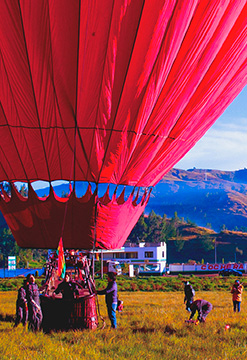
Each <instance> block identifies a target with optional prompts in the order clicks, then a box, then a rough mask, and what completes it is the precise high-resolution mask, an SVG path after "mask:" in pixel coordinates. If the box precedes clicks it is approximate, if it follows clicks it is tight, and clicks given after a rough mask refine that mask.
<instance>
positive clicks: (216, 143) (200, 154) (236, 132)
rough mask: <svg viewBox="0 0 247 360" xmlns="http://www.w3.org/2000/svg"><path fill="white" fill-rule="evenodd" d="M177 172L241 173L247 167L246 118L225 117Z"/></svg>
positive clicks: (200, 142) (201, 141)
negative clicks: (198, 169)
mask: <svg viewBox="0 0 247 360" xmlns="http://www.w3.org/2000/svg"><path fill="white" fill-rule="evenodd" d="M175 167H176V168H182V169H189V168H193V167H196V168H200V169H218V170H226V171H227V170H229V171H233V170H238V169H243V168H246V167H247V118H245V117H240V118H232V117H231V118H228V117H222V118H221V119H219V120H218V121H217V122H216V123H215V124H214V126H213V127H212V128H211V129H210V130H209V131H208V132H207V133H206V134H205V135H204V137H203V138H202V139H201V140H199V141H198V143H197V144H196V145H195V146H194V148H193V149H191V150H190V151H189V152H188V153H187V154H186V155H185V157H184V158H183V159H182V160H181V161H180V162H179V163H177V164H176V166H175Z"/></svg>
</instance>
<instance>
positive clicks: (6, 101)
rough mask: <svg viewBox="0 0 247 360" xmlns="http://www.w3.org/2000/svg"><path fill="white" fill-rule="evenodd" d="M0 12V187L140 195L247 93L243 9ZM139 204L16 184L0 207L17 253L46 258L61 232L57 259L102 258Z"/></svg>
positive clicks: (116, 2)
mask: <svg viewBox="0 0 247 360" xmlns="http://www.w3.org/2000/svg"><path fill="white" fill-rule="evenodd" d="M0 13H1V22H0V44H1V45H0V46H1V56H0V73H1V78H0V91H1V92H0V94H1V95H0V96H1V106H0V137H1V143H0V180H1V181H4V180H6V181H9V182H14V181H23V182H25V181H27V182H29V183H30V182H33V181H36V180H46V181H49V182H51V181H54V180H61V179H63V180H69V181H78V180H80V181H86V182H93V183H95V184H96V185H98V184H101V183H108V184H116V185H119V184H122V185H131V186H134V187H140V186H142V187H150V186H154V185H155V184H156V183H157V182H158V181H159V180H160V179H161V178H162V177H163V176H164V175H165V174H166V173H167V172H168V171H169V170H170V169H171V168H172V167H173V166H174V165H175V164H176V163H177V162H178V161H179V160H180V159H181V158H182V157H183V156H184V155H185V154H186V153H187V151H188V150H189V149H190V148H191V147H192V146H193V145H194V144H195V143H196V142H197V141H198V140H199V139H200V138H201V137H202V136H203V134H204V133H205V132H206V131H207V130H208V128H209V127H210V126H211V125H212V124H213V123H214V122H215V120H216V119H217V118H218V117H219V116H220V115H221V114H222V112H223V111H224V110H225V108H226V107H227V106H228V105H229V104H230V103H231V101H232V100H233V99H234V98H235V97H236V96H237V95H238V93H239V92H240V91H241V90H242V89H243V87H244V86H245V85H246V83H247V17H246V14H247V3H246V0H239V1H233V0H231V1H230V0H228V1H226V0H224V1H223V0H217V1H208V0H195V1H184V0H171V1H167V0H155V1H154V0H145V1H144V0H128V1H125V0H104V1H102V0H96V1H91V0H88V1H86V0H85V1H79V0H43V1H33V0H11V1H1V2H0ZM96 188H97V187H96ZM148 197H149V193H145V194H144V195H143V197H142V198H141V200H140V202H139V201H137V199H135V198H134V195H133V194H132V195H131V196H130V197H129V198H128V200H126V201H125V200H124V199H123V195H122V196H120V197H119V198H118V197H117V196H116V195H113V197H112V198H110V197H109V196H108V193H106V195H105V196H104V197H103V198H99V195H98V193H97V192H94V193H93V194H92V193H91V191H90V188H89V189H88V191H87V193H86V194H85V195H84V196H83V197H82V198H77V197H76V196H75V193H74V191H72V193H71V194H70V197H69V198H68V199H57V198H56V196H55V194H54V193H53V190H52V188H51V193H50V195H49V196H48V197H47V198H46V199H39V198H38V197H37V196H36V194H35V193H34V191H32V188H31V187H30V189H29V196H28V199H24V198H21V197H20V196H19V195H18V194H17V193H16V191H15V190H13V191H12V196H11V198H9V197H8V196H7V195H6V194H4V193H3V194H2V198H1V201H0V209H1V211H2V213H3V215H4V216H5V218H6V221H7V223H8V225H9V226H10V228H11V230H12V232H13V234H14V236H15V239H16V241H17V243H18V244H19V245H20V246H24V247H37V248H55V247H57V244H58V241H59V238H60V236H61V231H62V235H63V240H64V246H65V247H66V248H69V247H71V248H72V247H77V248H86V249H91V248H96V247H97V248H100V247H101V248H115V247H119V246H121V245H122V244H123V243H124V241H125V240H126V238H127V236H128V234H129V233H130V231H131V229H132V228H133V226H134V224H135V222H136V221H137V219H138V217H139V216H140V214H141V213H142V212H143V210H144V207H145V205H146V203H147V201H148ZM65 215H66V216H65Z"/></svg>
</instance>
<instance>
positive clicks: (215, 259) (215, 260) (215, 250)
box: [214, 239, 217, 264]
mask: <svg viewBox="0 0 247 360" xmlns="http://www.w3.org/2000/svg"><path fill="white" fill-rule="evenodd" d="M214 262H215V264H217V246H216V239H214Z"/></svg>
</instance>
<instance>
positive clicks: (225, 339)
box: [0, 291, 247, 360]
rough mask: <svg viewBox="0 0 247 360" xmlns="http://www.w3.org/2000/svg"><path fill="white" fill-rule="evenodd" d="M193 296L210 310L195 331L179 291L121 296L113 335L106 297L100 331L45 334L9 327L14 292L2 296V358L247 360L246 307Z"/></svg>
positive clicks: (214, 296) (212, 295) (216, 295)
mask: <svg viewBox="0 0 247 360" xmlns="http://www.w3.org/2000/svg"><path fill="white" fill-rule="evenodd" d="M196 297H197V298H204V299H206V300H208V301H210V302H211V303H212V304H213V306H214V308H213V310H212V312H211V313H210V314H209V315H208V318H207V322H206V323H205V324H199V325H198V326H195V325H194V324H186V323H185V319H188V317H189V314H188V313H187V312H186V311H185V306H184V305H183V293H182V292H173V293H172V292H167V293H163V292H150V293H147V292H146V293H145V292H134V293H130V292H129V293H126V292H124V293H120V298H121V299H122V300H123V301H124V311H123V312H122V313H120V314H117V316H118V329H117V330H112V329H111V328H110V322H109V320H108V318H107V314H106V307H105V304H104V297H99V302H100V310H101V315H103V317H104V318H105V319H106V328H105V329H104V330H101V329H100V328H98V329H97V330H96V331H90V330H84V331H68V332H60V333H52V334H49V335H47V334H44V333H43V332H39V333H37V334H34V333H31V332H29V331H28V330H27V329H26V328H23V327H22V325H19V327H18V328H13V322H12V321H13V318H14V314H15V300H16V292H1V293H0V316H1V321H0V333H1V336H0V359H1V360H2V359H3V360H5V359H21V360H31V359H32V360H36V359H37V360H39V359H42V360H45V359H59V360H61V359H63V360H64V359H65V360H66V359H73V360H74V359H88V358H90V359H96V360H97V359H101V360H102V359H133V360H134V359H136V360H137V359H138V360H139V359H143V360H146V359H156V360H159V359H168V360H169V359H178V360H183V359H186V360H188V359H193V360H196V359H208V360H209V359H212V360H216V359H234V360H236V359H238V360H239V359H246V356H247V319H246V312H247V302H246V303H245V301H243V303H242V309H241V312H240V313H239V314H235V313H233V311H232V303H231V294H230V293H229V292H223V291H221V292H201V293H200V292H198V293H197V296H196ZM244 300H245V299H244ZM226 324H229V325H230V329H229V330H225V325H226Z"/></svg>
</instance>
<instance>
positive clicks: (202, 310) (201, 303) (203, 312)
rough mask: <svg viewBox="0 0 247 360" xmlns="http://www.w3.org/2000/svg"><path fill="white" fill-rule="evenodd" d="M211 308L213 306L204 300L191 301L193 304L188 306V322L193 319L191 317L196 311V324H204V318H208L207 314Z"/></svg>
mask: <svg viewBox="0 0 247 360" xmlns="http://www.w3.org/2000/svg"><path fill="white" fill-rule="evenodd" d="M212 308H213V305H212V304H211V303H210V302H208V301H206V300H203V299H198V300H195V301H193V303H192V304H191V306H190V309H191V315H190V318H189V321H191V320H192V319H193V317H194V315H195V313H196V311H197V312H198V317H197V320H198V322H205V321H206V317H207V316H208V314H209V313H210V311H211V310H212Z"/></svg>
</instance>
